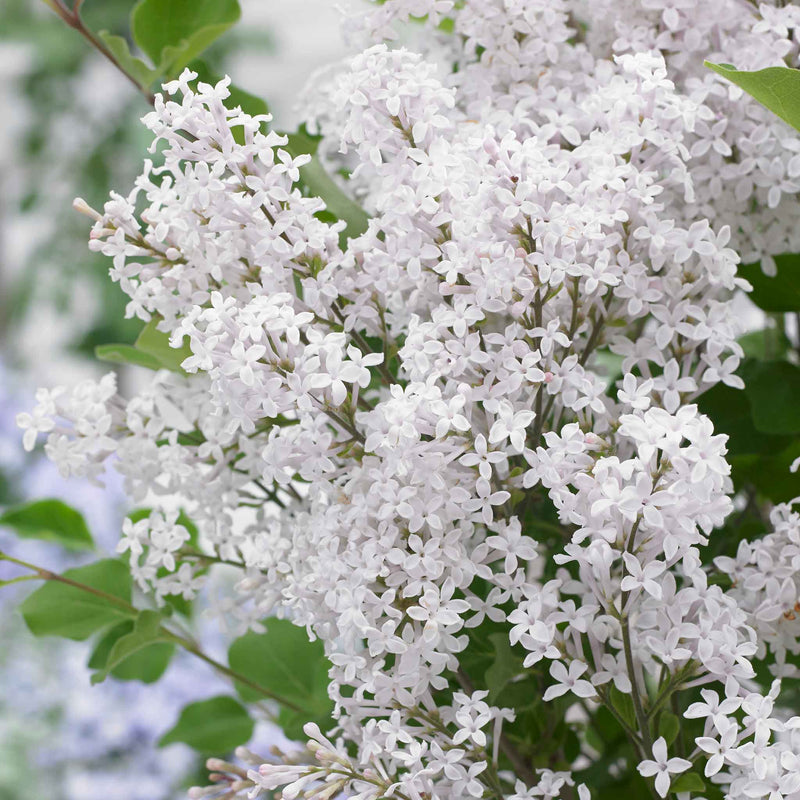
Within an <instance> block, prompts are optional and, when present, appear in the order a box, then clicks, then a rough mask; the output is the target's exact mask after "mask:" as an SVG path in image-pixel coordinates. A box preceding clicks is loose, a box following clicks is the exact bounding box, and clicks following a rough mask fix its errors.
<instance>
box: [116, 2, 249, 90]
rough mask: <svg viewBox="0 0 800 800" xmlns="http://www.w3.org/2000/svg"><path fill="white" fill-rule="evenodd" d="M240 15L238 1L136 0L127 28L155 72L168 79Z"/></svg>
mask: <svg viewBox="0 0 800 800" xmlns="http://www.w3.org/2000/svg"><path fill="white" fill-rule="evenodd" d="M240 16H241V9H240V8H239V2H238V0H139V2H138V3H137V4H136V6H135V7H134V9H133V11H132V13H131V31H132V33H133V38H134V41H135V42H136V44H137V45H138V46H139V47H140V48H141V49H142V50H143V51H144V52H145V53H146V54H147V55H148V56H149V57H150V58H151V59H152V61H153V64H155V65H156V71H157V74H158V75H161V76H164V77H167V78H170V77H174V76H175V75H177V74H178V73H180V71H181V70H182V69H183V67H185V66H186V65H187V64H188V63H189V62H190V61H192V60H193V59H194V58H196V57H197V56H199V55H200V53H202V52H203V51H204V50H205V49H206V48H208V47H209V45H211V44H212V43H213V42H214V41H215V40H216V39H218V38H219V37H220V36H221V35H222V34H223V33H225V31H227V30H228V28H230V27H231V26H232V25H233V24H234V23H235V22H237V21H238V19H239V17H240Z"/></svg>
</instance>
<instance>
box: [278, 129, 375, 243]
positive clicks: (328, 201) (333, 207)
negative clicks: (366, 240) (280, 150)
mask: <svg viewBox="0 0 800 800" xmlns="http://www.w3.org/2000/svg"><path fill="white" fill-rule="evenodd" d="M288 137H289V142H288V144H287V145H286V150H287V151H288V152H289V153H290V154H291V156H292V157H293V158H297V156H300V155H304V154H310V155H311V161H310V162H309V163H308V164H306V165H305V166H304V167H301V168H300V182H301V184H302V185H303V186H304V187H305V188H306V189H307V191H308V193H309V194H311V195H314V196H316V197H321V198H322V199H323V200H324V201H325V208H326V210H327V211H328V212H329V213H330V214H332V215H333V216H334V217H335V218H336V219H338V220H344V221H345V223H346V226H345V229H344V231H343V233H342V236H341V243H342V246H343V247H344V246H345V245H346V243H347V239H350V238H355V237H356V236H360V235H361V234H362V233H364V231H366V229H367V225H368V224H369V217H368V216H367V214H366V212H365V211H364V209H363V208H361V207H360V206H359V205H358V204H356V203H355V202H353V200H351V199H350V198H349V197H348V196H347V195H346V194H345V193H344V192H343V191H342V190H341V189H340V188H339V186H338V185H337V184H336V183H335V182H334V180H333V178H331V177H330V175H328V173H327V172H325V169H324V167H323V166H322V164H321V163H320V161H319V159H318V158H317V157H316V155H315V153H316V150H317V142H316V141H315V140H314V139H313V138H312V137H310V136H309V135H308V134H307V133H305V132H303V131H302V130H301V131H296V132H295V133H290V134H288Z"/></svg>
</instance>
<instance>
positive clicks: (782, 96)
mask: <svg viewBox="0 0 800 800" xmlns="http://www.w3.org/2000/svg"><path fill="white" fill-rule="evenodd" d="M705 65H706V66H707V67H709V68H710V69H713V70H714V72H716V73H717V74H718V75H722V77H723V78H727V80H729V81H730V82H731V83H735V84H736V85H737V86H739V87H741V88H742V89H744V90H745V91H746V92H747V93H748V94H749V95H750V96H751V97H753V98H755V99H756V100H758V102H759V103H761V104H762V105H764V106H766V107H767V108H768V109H769V110H770V111H772V112H773V113H774V114H777V115H778V116H779V117H780V118H781V119H782V120H784V122H788V123H789V124H790V125H791V126H792V127H793V128H795V129H796V130H800V70H796V69H789V68H788V67H767V68H766V69H759V70H756V71H755V72H747V71H745V70H738V69H736V67H734V66H732V65H731V64H712V63H711V62H710V61H706V62H705Z"/></svg>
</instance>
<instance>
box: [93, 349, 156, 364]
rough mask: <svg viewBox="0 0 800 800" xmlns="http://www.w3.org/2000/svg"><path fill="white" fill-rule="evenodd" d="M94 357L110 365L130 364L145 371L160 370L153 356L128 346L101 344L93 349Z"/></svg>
mask: <svg viewBox="0 0 800 800" xmlns="http://www.w3.org/2000/svg"><path fill="white" fill-rule="evenodd" d="M94 354H95V356H96V357H97V358H98V359H99V360H100V361H109V362H111V363H112V364H130V365H133V366H137V367H146V368H147V369H154V370H155V369H161V368H162V365H161V362H160V361H159V360H158V359H157V358H156V357H155V356H153V355H150V354H149V353H144V352H142V351H141V350H137V349H136V348H135V347H134V346H133V345H130V344H101V345H98V346H97V347H95V349H94Z"/></svg>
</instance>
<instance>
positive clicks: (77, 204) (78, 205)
mask: <svg viewBox="0 0 800 800" xmlns="http://www.w3.org/2000/svg"><path fill="white" fill-rule="evenodd" d="M72 207H73V208H74V209H75V210H76V211H78V212H80V213H81V214H85V215H86V216H87V217H91V218H92V219H93V220H94V221H95V222H100V220H101V219H103V215H102V214H100V213H99V212H97V211H95V210H94V209H93V208H92V207H91V206H90V205H89V204H88V203H87V202H86V201H85V200H84V199H83V198H82V197H76V198H75V199H74V200H73V201H72Z"/></svg>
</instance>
